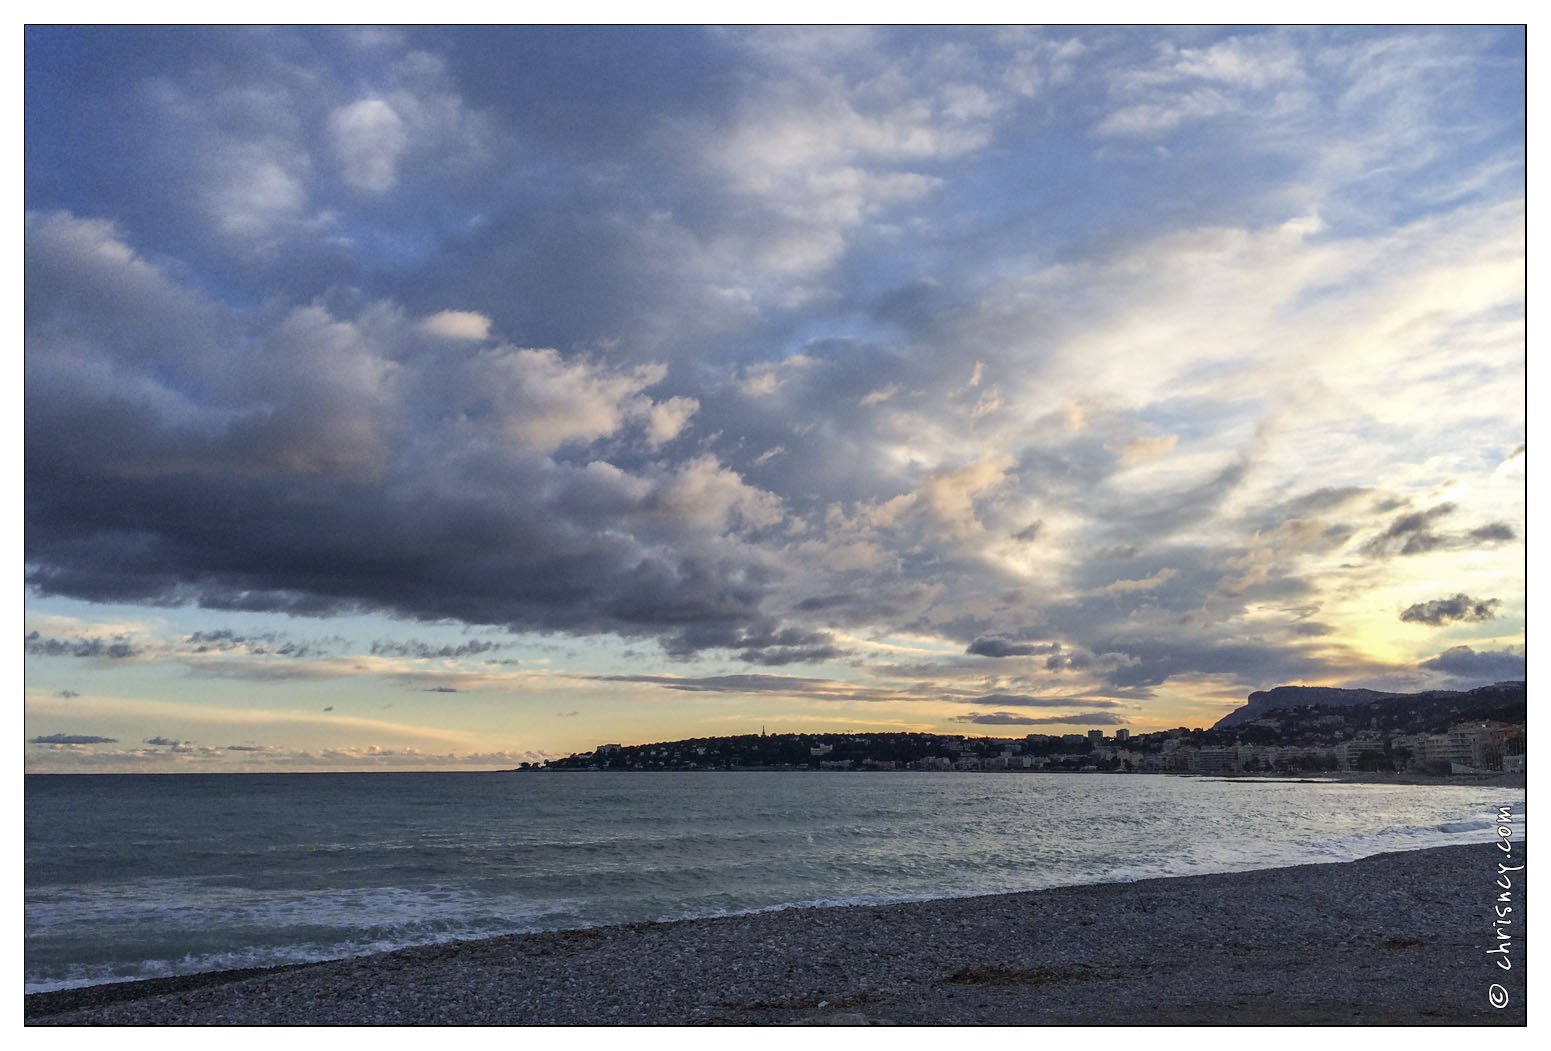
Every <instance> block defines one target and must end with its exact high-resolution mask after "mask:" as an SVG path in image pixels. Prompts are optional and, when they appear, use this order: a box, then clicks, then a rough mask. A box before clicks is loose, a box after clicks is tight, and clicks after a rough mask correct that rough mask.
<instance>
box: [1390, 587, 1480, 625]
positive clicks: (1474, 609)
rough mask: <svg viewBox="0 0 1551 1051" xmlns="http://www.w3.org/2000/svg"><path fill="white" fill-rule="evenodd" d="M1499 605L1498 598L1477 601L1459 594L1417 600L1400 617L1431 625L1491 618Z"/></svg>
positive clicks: (1408, 620)
mask: <svg viewBox="0 0 1551 1051" xmlns="http://www.w3.org/2000/svg"><path fill="white" fill-rule="evenodd" d="M1501 605H1502V601H1501V600H1500V599H1495V598H1489V599H1484V600H1481V601H1477V600H1475V599H1473V598H1471V597H1470V596H1469V595H1465V594H1459V595H1455V596H1454V597H1453V598H1440V599H1433V600H1431V601H1430V602H1418V603H1416V604H1414V605H1411V606H1407V607H1406V608H1405V610H1403V611H1402V612H1401V614H1400V619H1401V620H1403V621H1406V622H1408V623H1412V624H1430V625H1432V626H1433V627H1437V626H1439V625H1442V624H1446V623H1448V622H1450V621H1465V622H1471V621H1483V620H1492V619H1493V618H1495V617H1496V616H1497V612H1496V610H1497V607H1498V606H1501Z"/></svg>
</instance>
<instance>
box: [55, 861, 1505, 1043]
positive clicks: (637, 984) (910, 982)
mask: <svg viewBox="0 0 1551 1051" xmlns="http://www.w3.org/2000/svg"><path fill="white" fill-rule="evenodd" d="M1512 846H1513V848H1514V849H1513V854H1512V856H1511V858H1510V859H1509V863H1510V864H1514V865H1520V864H1525V859H1526V856H1527V855H1526V845H1525V841H1524V840H1522V839H1518V840H1515V841H1514V842H1513V844H1512ZM1503 858H1504V855H1503V854H1502V852H1501V851H1500V850H1498V849H1497V847H1496V846H1495V844H1491V843H1483V844H1480V845H1472V846H1453V847H1441V848H1437V849H1433V850H1422V851H1410V852H1405V853H1396V854H1381V855H1378V856H1376V857H1372V858H1366V859H1363V860H1361V861H1355V862H1349V863H1344V864H1328V865H1301V866H1296V867H1292V868H1283V869H1268V870H1262V871H1257V872H1244V873H1230V874H1223V875H1210V876H1187V877H1179V878H1174V879H1153V880H1143V881H1140V882H1136V883H1112V884H1099V885H1093V886H1082V887H1063V888H1056V889H1053V890H1045V891H1034V892H1029V893H1022V894H1004V895H991V896H986V897H976V898H959V899H949V900H942V901H929V902H913V903H906V904H899V905H886V906H852V907H845V908H823V909H787V910H782V911H779V912H767V913H758V914H754V915H749V916H734V917H726V918H720V919H708V920H686V921H682V922H678V923H654V924H630V925H625V926H618V927H598V928H591V929H587V930H580V931H561V932H552V933H543V934H528V935H513V936H509V937H503V938H492V939H486V940H482V941H471V942H457V943H451V944H447V945H439V946H431V947H425V948H418V949H406V950H400V951H397V952H391V953H380V954H376V955H372V956H363V957H358V958H355V959H350V960H339V961H333V962H329V963H319V964H307V965H303V966H297V967H288V968H276V969H272V970H265V971H245V972H223V973H220V974H210V975H195V976H191V977H188V978H169V979H159V980H156V981H150V982H129V983H122V984H117V985H106V986H94V987H89V988H86V989H76V990H64V991H61V992H56V993H40V994H34V995H31V996H28V997H27V998H26V1021H27V1022H28V1024H32V1025H302V1024H307V1025H412V1024H418V1025H426V1024H431V1025H472V1024H482V1025H785V1024H819V1025H1049V1024H1067V1025H1074V1024H1075V1025H1187V1024H1188V1025H1277V1024H1288V1025H1311V1024H1318V1025H1356V1024H1370V1025H1371V1024H1393V1025H1414V1024H1471V1025H1480V1024H1485V1025H1501V1024H1508V1025H1522V1024H1524V1022H1525V1004H1524V995H1525V985H1524V968H1525V942H1524V939H1523V933H1524V926H1523V922H1522V921H1523V917H1524V887H1523V879H1522V877H1523V876H1524V875H1525V872H1527V869H1526V870H1525V871H1524V872H1514V873H1511V874H1509V879H1510V880H1511V881H1512V884H1513V886H1512V889H1511V893H1512V895H1513V897H1512V906H1513V908H1514V912H1513V913H1512V914H1511V915H1510V916H1508V917H1507V918H1508V919H1511V920H1512V921H1514V922H1513V923H1512V924H1511V925H1509V926H1504V927H1503V928H1502V929H1503V931H1504V933H1506V934H1508V935H1509V936H1510V939H1511V940H1510V941H1509V942H1507V943H1506V944H1507V947H1508V952H1507V953H1498V954H1488V953H1487V949H1489V948H1492V947H1494V946H1499V945H1502V944H1504V943H1502V942H1499V940H1498V939H1497V937H1496V931H1497V928H1496V927H1494V920H1495V919H1496V917H1495V916H1494V913H1493V907H1494V906H1495V905H1496V904H1498V895H1499V894H1500V893H1502V890H1501V888H1500V887H1499V886H1497V885H1496V881H1497V880H1498V879H1499V874H1498V863H1499V861H1500V860H1501V859H1503ZM1503 958H1506V959H1508V960H1509V962H1510V963H1511V964H1512V970H1509V971H1504V970H1502V969H1501V968H1499V967H1497V966H1495V961H1497V960H1499V959H1503ZM1494 984H1495V985H1497V986H1499V987H1500V988H1501V990H1502V991H1503V992H1504V993H1505V994H1506V996H1507V1000H1508V1003H1507V1006H1506V1007H1504V1008H1501V1009H1497V1008H1494V1007H1493V1006H1492V1005H1491V1004H1490V1003H1489V994H1490V990H1491V987H1492V986H1493V985H1494Z"/></svg>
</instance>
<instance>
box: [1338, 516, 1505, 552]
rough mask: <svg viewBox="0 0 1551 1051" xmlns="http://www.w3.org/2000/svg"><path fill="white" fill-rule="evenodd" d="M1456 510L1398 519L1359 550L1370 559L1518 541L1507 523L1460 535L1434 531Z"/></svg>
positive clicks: (1480, 528) (1475, 529)
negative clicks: (1439, 521) (1438, 522)
mask: <svg viewBox="0 0 1551 1051" xmlns="http://www.w3.org/2000/svg"><path fill="white" fill-rule="evenodd" d="M1456 510H1458V508H1457V507H1456V506H1455V505H1454V504H1452V503H1442V504H1438V505H1437V506H1435V507H1431V508H1428V509H1427V510H1425V511H1413V512H1411V513H1409V514H1404V515H1401V516H1400V517H1398V518H1396V519H1395V520H1394V521H1392V522H1391V523H1390V525H1389V527H1388V528H1387V529H1385V530H1384V532H1382V533H1380V534H1379V535H1378V536H1376V537H1374V538H1373V539H1371V540H1369V541H1368V542H1367V543H1365V544H1364V545H1363V546H1362V549H1361V550H1362V552H1363V554H1365V555H1369V556H1370V557H1389V556H1392V555H1402V556H1404V555H1420V554H1425V553H1426V552H1429V551H1438V550H1452V549H1455V548H1468V547H1475V546H1478V545H1481V544H1496V543H1506V542H1509V541H1512V540H1517V539H1518V536H1519V534H1518V532H1517V531H1516V530H1515V529H1514V527H1513V526H1512V525H1510V524H1508V523H1507V522H1489V523H1487V524H1486V525H1482V526H1477V527H1475V528H1474V529H1470V530H1467V531H1466V532H1463V533H1444V532H1438V531H1436V530H1435V529H1434V523H1436V522H1437V521H1438V520H1439V519H1442V518H1444V517H1446V516H1448V515H1451V514H1453V513H1454V512H1455V511H1456Z"/></svg>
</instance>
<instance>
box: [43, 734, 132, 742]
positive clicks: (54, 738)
mask: <svg viewBox="0 0 1551 1051" xmlns="http://www.w3.org/2000/svg"><path fill="white" fill-rule="evenodd" d="M32 743H33V744H117V743H118V738H116V737H97V736H95V735H93V734H48V735H47V736H44V737H34V738H32Z"/></svg>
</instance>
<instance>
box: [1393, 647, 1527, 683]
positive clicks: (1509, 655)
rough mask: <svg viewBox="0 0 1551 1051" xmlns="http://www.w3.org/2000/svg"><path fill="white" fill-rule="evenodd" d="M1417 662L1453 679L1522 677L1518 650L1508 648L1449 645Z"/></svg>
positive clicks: (1476, 680)
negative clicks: (1496, 649) (1486, 649)
mask: <svg viewBox="0 0 1551 1051" xmlns="http://www.w3.org/2000/svg"><path fill="white" fill-rule="evenodd" d="M1419 666H1420V667H1422V668H1425V669H1427V670H1428V671H1439V672H1443V673H1444V674H1446V675H1450V676H1453V677H1454V678H1456V679H1467V680H1471V681H1474V682H1482V681H1485V682H1504V681H1509V680H1513V679H1522V678H1524V668H1525V661H1524V655H1523V654H1522V653H1514V652H1512V651H1508V650H1502V651H1498V652H1488V651H1478V650H1475V649H1472V648H1471V647H1469V646H1451V647H1450V648H1449V649H1446V650H1444V651H1443V652H1442V653H1440V654H1438V656H1436V657H1433V658H1431V659H1429V660H1425V661H1423V662H1422V663H1421V664H1420V665H1419Z"/></svg>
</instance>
